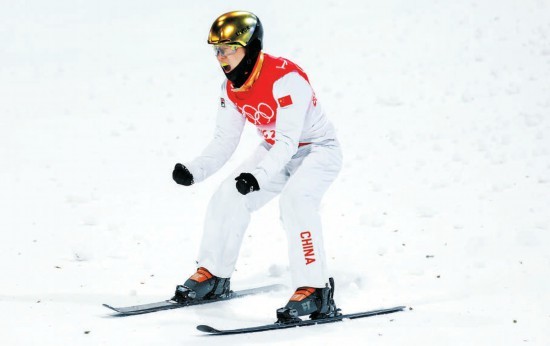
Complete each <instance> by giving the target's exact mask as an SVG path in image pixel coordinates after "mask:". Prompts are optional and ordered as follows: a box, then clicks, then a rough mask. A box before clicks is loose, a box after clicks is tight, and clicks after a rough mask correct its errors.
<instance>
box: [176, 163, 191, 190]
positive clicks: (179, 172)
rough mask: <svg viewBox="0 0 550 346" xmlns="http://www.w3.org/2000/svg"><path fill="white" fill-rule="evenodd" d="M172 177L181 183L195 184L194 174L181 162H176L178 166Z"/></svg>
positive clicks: (186, 184)
mask: <svg viewBox="0 0 550 346" xmlns="http://www.w3.org/2000/svg"><path fill="white" fill-rule="evenodd" d="M172 178H173V179H174V181H175V182H176V183H178V184H180V185H185V186H189V185H193V183H194V181H193V174H191V172H189V170H188V169H187V167H185V166H184V165H182V164H181V163H176V167H174V172H172Z"/></svg>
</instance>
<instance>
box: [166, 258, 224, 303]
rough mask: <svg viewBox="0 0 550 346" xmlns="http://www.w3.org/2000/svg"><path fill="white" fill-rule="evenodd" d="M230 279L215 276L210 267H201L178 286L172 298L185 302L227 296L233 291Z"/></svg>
mask: <svg viewBox="0 0 550 346" xmlns="http://www.w3.org/2000/svg"><path fill="white" fill-rule="evenodd" d="M229 280H230V278H219V277H217V276H214V275H212V274H211V273H210V272H209V271H208V269H206V268H203V267H200V268H199V269H197V272H196V273H195V274H193V275H191V277H190V278H189V279H187V281H185V283H184V284H183V285H178V286H177V287H176V293H175V295H174V297H173V298H172V300H173V301H176V302H178V303H185V302H187V301H190V300H208V299H223V298H226V297H228V296H229V294H230V293H231V291H230V290H229Z"/></svg>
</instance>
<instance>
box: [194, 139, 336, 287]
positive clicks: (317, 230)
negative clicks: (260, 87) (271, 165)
mask: <svg viewBox="0 0 550 346" xmlns="http://www.w3.org/2000/svg"><path fill="white" fill-rule="evenodd" d="M267 153H268V148H266V147H265V146H264V145H263V144H262V145H260V146H259V147H258V148H257V149H256V151H255V152H254V153H253V154H252V155H251V156H250V157H249V158H248V159H247V160H245V162H243V163H242V165H240V166H239V168H238V169H237V170H236V171H235V174H233V175H231V176H229V177H228V178H227V179H226V180H225V181H224V182H223V183H222V184H221V186H220V187H219V188H218V190H217V191H216V192H215V193H214V195H213V196H212V198H211V200H210V202H209V204H208V209H207V212H206V218H205V222H204V233H203V236H202V241H201V246H200V250H199V255H198V259H197V262H198V266H199V267H205V268H207V269H208V270H209V271H210V272H211V273H212V274H214V275H216V276H218V277H224V278H226V277H231V274H232V273H233V271H234V270H235V264H236V262H237V258H238V255H239V250H240V247H241V243H242V241H243V236H244V233H245V231H246V229H247V227H248V224H249V222H250V217H251V213H252V212H253V211H255V210H258V209H259V208H261V207H262V206H264V205H265V204H266V203H267V202H269V201H270V200H271V199H273V198H274V197H275V196H277V195H280V199H279V207H280V217H281V221H282V225H283V228H284V229H285V231H286V233H287V240H288V256H289V263H290V271H291V276H292V283H293V285H294V286H295V287H301V286H311V287H325V284H326V283H327V282H328V272H327V263H326V257H325V250H324V244H323V233H322V227H321V217H320V215H319V206H320V203H321V199H322V197H323V195H324V193H325V191H326V190H327V189H328V187H329V186H330V184H331V183H332V182H333V181H334V179H335V178H336V176H337V175H338V172H339V171H340V169H341V166H342V153H341V150H340V145H339V143H338V142H337V141H327V142H323V143H318V144H315V143H314V144H309V145H305V146H303V147H300V148H299V149H298V152H297V153H296V154H295V155H294V156H293V157H292V159H291V160H290V161H289V162H288V164H287V165H286V166H285V167H284V169H283V170H282V171H281V172H279V173H278V174H277V175H276V176H275V177H274V178H273V179H271V180H270V181H269V182H268V183H267V184H264V185H265V186H260V190H259V191H254V192H250V193H249V194H247V195H242V194H241V193H239V192H238V191H237V189H236V187H235V177H236V176H237V175H239V174H240V173H242V172H250V171H251V170H252V169H254V168H255V167H256V165H257V164H258V163H259V162H260V161H261V160H262V159H263V158H264V157H265V155H266V154H267Z"/></svg>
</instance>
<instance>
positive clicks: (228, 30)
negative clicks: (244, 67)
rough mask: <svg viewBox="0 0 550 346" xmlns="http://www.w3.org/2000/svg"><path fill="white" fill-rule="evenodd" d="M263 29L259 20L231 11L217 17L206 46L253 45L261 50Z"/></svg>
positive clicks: (247, 14) (241, 12) (252, 15)
mask: <svg viewBox="0 0 550 346" xmlns="http://www.w3.org/2000/svg"><path fill="white" fill-rule="evenodd" d="M263 36H264V29H263V27H262V23H261V22H260V19H259V18H258V17H256V15H255V14H254V13H251V12H247V11H232V12H228V13H224V14H222V15H221V16H219V17H218V18H217V19H216V20H215V21H214V24H212V27H211V28H210V33H209V34H208V44H239V45H241V46H243V47H246V46H249V45H254V46H255V47H258V48H259V50H261V49H262V46H263V45H262V41H263Z"/></svg>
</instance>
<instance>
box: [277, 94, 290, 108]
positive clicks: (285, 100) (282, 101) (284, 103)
mask: <svg viewBox="0 0 550 346" xmlns="http://www.w3.org/2000/svg"><path fill="white" fill-rule="evenodd" d="M277 102H278V103H279V106H280V107H281V108H284V107H288V106H290V105H291V104H292V97H290V95H286V96H283V97H280V98H279V99H278V100H277Z"/></svg>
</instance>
